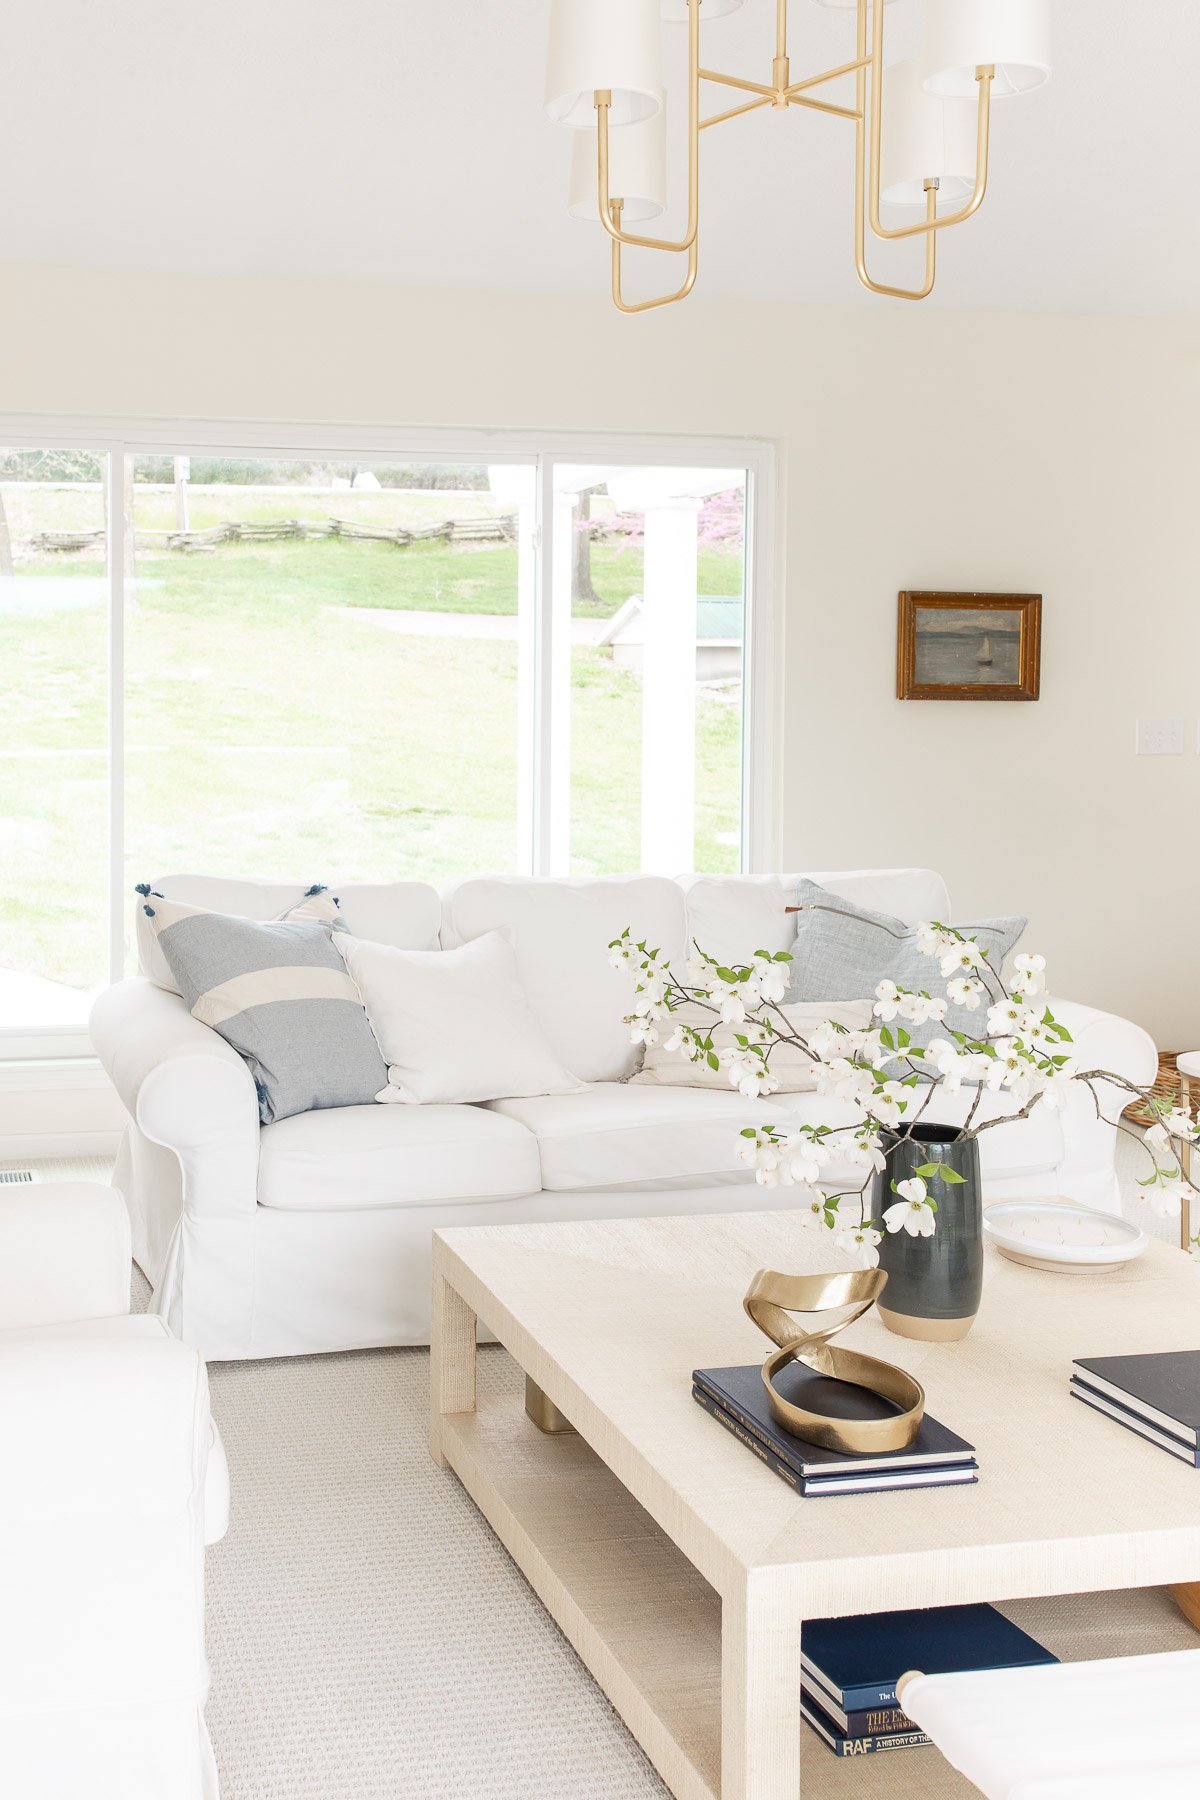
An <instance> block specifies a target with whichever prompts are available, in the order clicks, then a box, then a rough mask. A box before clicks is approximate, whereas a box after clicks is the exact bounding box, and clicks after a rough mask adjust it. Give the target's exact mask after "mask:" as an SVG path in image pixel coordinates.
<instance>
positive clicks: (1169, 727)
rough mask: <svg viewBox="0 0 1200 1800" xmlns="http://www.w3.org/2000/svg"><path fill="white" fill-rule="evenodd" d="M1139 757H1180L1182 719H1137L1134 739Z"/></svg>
mask: <svg viewBox="0 0 1200 1800" xmlns="http://www.w3.org/2000/svg"><path fill="white" fill-rule="evenodd" d="M1136 748H1137V754H1138V755H1139V756H1182V755H1183V720H1182V719H1139V720H1138V722H1137V738H1136Z"/></svg>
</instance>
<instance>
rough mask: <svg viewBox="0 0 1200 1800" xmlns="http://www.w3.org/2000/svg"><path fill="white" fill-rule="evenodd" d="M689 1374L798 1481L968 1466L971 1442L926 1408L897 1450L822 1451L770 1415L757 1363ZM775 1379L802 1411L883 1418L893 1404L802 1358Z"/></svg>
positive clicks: (971, 1461)
mask: <svg viewBox="0 0 1200 1800" xmlns="http://www.w3.org/2000/svg"><path fill="white" fill-rule="evenodd" d="M692 1381H693V1383H694V1386H695V1387H696V1388H699V1389H700V1390H701V1392H702V1393H705V1394H707V1395H709V1396H710V1398H712V1399H713V1400H715V1401H716V1402H717V1404H718V1405H719V1406H721V1407H723V1408H724V1409H725V1411H726V1412H728V1413H731V1414H732V1415H733V1417H734V1418H735V1419H736V1420H737V1421H738V1423H739V1424H740V1425H742V1426H743V1427H744V1429H745V1430H746V1431H748V1432H751V1433H752V1434H753V1435H754V1436H755V1437H756V1438H757V1439H758V1440H759V1442H760V1443H761V1444H762V1445H763V1446H764V1448H766V1449H768V1450H770V1451H772V1452H773V1453H774V1455H775V1456H776V1457H777V1458H778V1460H779V1461H780V1462H782V1463H784V1464H785V1465H786V1466H787V1467H788V1468H789V1469H792V1470H793V1471H794V1472H795V1473H796V1475H798V1476H799V1477H800V1479H801V1480H810V1479H812V1478H814V1477H818V1476H823V1475H828V1476H832V1475H835V1474H836V1475H852V1474H863V1475H868V1474H869V1475H873V1476H878V1475H882V1474H883V1473H884V1472H885V1471H893V1470H895V1471H900V1470H904V1469H920V1468H927V1467H929V1466H930V1465H937V1466H938V1467H952V1466H953V1465H954V1464H960V1465H962V1466H963V1467H964V1468H967V1469H974V1468H975V1466H976V1465H975V1451H974V1448H973V1447H972V1446H971V1445H970V1444H968V1443H967V1441H966V1439H965V1438H961V1437H959V1436H958V1434H957V1432H954V1431H950V1430H948V1429H947V1427H946V1426H945V1425H941V1424H939V1423H938V1421H937V1420H936V1419H934V1418H931V1417H930V1415H929V1414H928V1413H926V1415H925V1417H924V1418H923V1419H922V1421H921V1429H920V1431H919V1432H918V1434H917V1436H916V1438H915V1439H914V1440H913V1442H912V1443H911V1444H908V1445H906V1447H905V1448H904V1449H903V1450H877V1451H870V1452H867V1453H852V1452H851V1453H848V1452H846V1451H844V1450H826V1449H823V1448H822V1446H821V1445H820V1444H809V1443H806V1442H805V1440H804V1439H803V1438H798V1437H793V1436H792V1434H791V1432H790V1431H784V1430H783V1429H782V1428H781V1427H780V1426H778V1425H777V1424H776V1423H775V1420H774V1419H773V1418H772V1416H771V1408H770V1406H769V1405H768V1403H767V1395H766V1390H765V1388H764V1387H763V1381H762V1365H761V1363H750V1364H749V1365H747V1366H745V1367H741V1368H733V1369H696V1370H694V1371H693V1374H692ZM775 1385H776V1387H777V1388H778V1390H779V1392H780V1393H781V1394H782V1395H783V1397H784V1399H785V1400H790V1401H792V1402H793V1404H795V1405H798V1406H803V1407H805V1408H807V1410H808V1411H809V1412H819V1413H825V1414H826V1415H827V1416H828V1417H829V1418H832V1419H884V1418H888V1417H889V1416H891V1415H893V1414H895V1413H897V1412H898V1411H899V1410H900V1409H899V1407H897V1406H895V1405H894V1404H893V1402H892V1401H890V1400H885V1399H884V1397H883V1395H882V1394H873V1393H871V1392H870V1391H869V1390H868V1389H867V1388H861V1387H856V1386H855V1385H854V1383H853V1382H849V1381H837V1380H834V1379H833V1378H832V1377H830V1376H828V1375H818V1374H817V1373H816V1371H815V1370H814V1369H809V1368H807V1367H806V1366H805V1365H804V1364H803V1363H798V1362H790V1363H787V1364H786V1365H785V1366H784V1367H783V1368H782V1369H781V1370H780V1371H779V1374H778V1376H777V1377H776V1383H775Z"/></svg>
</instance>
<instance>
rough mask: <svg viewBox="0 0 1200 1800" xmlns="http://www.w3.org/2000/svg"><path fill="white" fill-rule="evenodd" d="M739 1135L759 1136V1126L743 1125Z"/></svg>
mask: <svg viewBox="0 0 1200 1800" xmlns="http://www.w3.org/2000/svg"><path fill="white" fill-rule="evenodd" d="M739 1135H740V1136H741V1137H757V1136H758V1127H757V1126H755V1125H743V1127H742V1129H741V1132H740V1133H739Z"/></svg>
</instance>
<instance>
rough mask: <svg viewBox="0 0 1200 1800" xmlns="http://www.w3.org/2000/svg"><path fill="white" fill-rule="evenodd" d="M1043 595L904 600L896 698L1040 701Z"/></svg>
mask: <svg viewBox="0 0 1200 1800" xmlns="http://www.w3.org/2000/svg"><path fill="white" fill-rule="evenodd" d="M1041 663H1042V596H1041V595H1040V594H929V593H915V592H906V593H902V594H901V595H900V610H899V618H898V625H897V633H896V698H897V699H898V700H1036V699H1037V698H1038V693H1039V688H1040V683H1041Z"/></svg>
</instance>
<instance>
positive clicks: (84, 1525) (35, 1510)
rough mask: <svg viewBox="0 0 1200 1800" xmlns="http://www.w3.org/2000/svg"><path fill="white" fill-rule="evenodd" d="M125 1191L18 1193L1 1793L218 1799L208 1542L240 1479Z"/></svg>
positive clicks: (9, 1361) (1, 1512)
mask: <svg viewBox="0 0 1200 1800" xmlns="http://www.w3.org/2000/svg"><path fill="white" fill-rule="evenodd" d="M129 1277H130V1241H129V1218H128V1214H127V1212H126V1208H125V1205H124V1202H123V1201H122V1199H121V1196H120V1195H119V1194H117V1193H115V1192H114V1191H113V1190H112V1189H111V1188H104V1187H99V1186H93V1185H89V1184H84V1183H73V1184H66V1183H64V1184H56V1183H45V1184H36V1183H35V1184H32V1185H30V1186H28V1187H19V1188H11V1189H8V1188H0V1446H2V1452H0V1454H2V1457H3V1462H2V1465H0V1466H2V1469H3V1475H2V1478H0V1794H3V1795H4V1796H5V1800H75V1797H76V1796H78V1797H79V1800H84V1796H86V1800H216V1795H217V1777H216V1769H215V1766H214V1763H213V1757H212V1750H211V1747H210V1745H209V1741H208V1734H207V1732H206V1730H205V1726H204V1702H205V1697H206V1695H207V1692H208V1669H207V1665H206V1663H205V1659H204V1546H205V1544H206V1543H213V1542H215V1540H216V1539H217V1538H219V1537H220V1536H221V1535H222V1534H223V1533H224V1530H225V1526H226V1522H227V1519H228V1508H229V1486H228V1474H227V1471H226V1467H225V1457H224V1452H223V1450H222V1449H221V1445H220V1440H219V1439H218V1438H217V1437H216V1435H215V1433H214V1432H213V1429H212V1422H211V1419H210V1416H209V1407H208V1381H207V1377H206V1375H205V1369H204V1364H203V1362H202V1361H201V1360H200V1358H199V1356H198V1355H197V1354H196V1352H195V1351H194V1350H191V1349H188V1348H187V1347H186V1346H185V1345H183V1344H180V1343H177V1342H175V1341H174V1339H172V1337H171V1335H170V1333H169V1332H168V1330H167V1328H166V1326H165V1324H164V1323H163V1321H162V1320H161V1319H158V1318H154V1317H147V1316H146V1315H140V1316H138V1315H134V1316H131V1315H130V1313H129Z"/></svg>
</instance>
